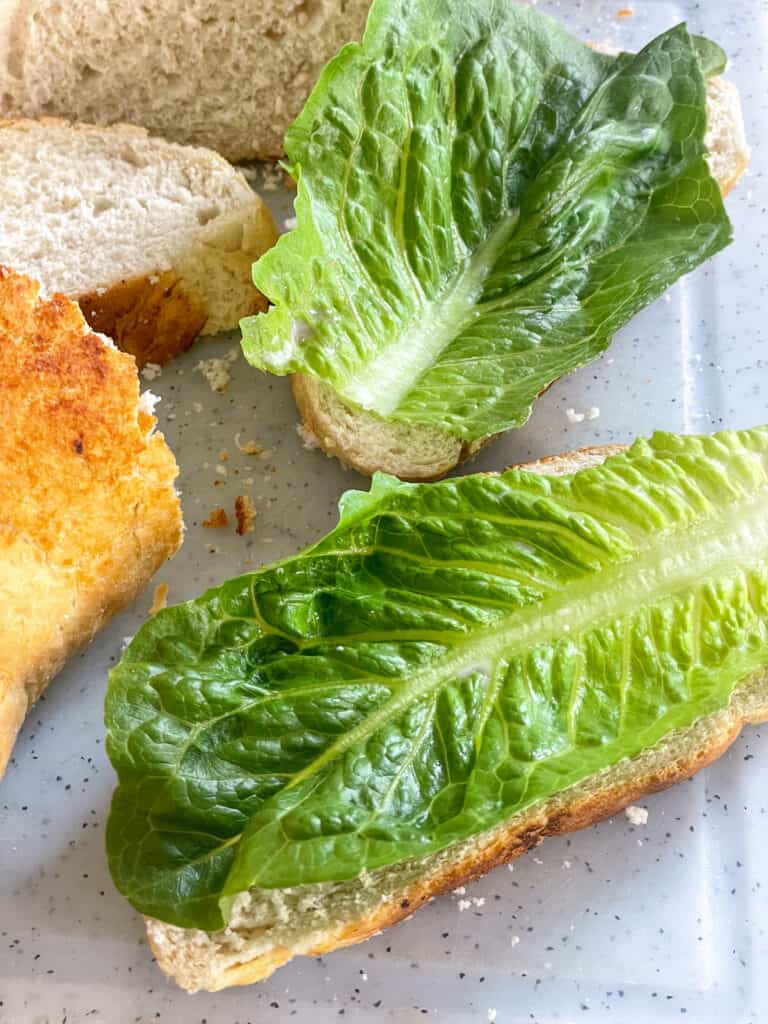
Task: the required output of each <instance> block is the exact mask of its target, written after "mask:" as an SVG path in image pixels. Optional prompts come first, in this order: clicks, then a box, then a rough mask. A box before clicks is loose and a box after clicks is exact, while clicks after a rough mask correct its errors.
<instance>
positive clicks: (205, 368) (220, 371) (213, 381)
mask: <svg viewBox="0 0 768 1024" xmlns="http://www.w3.org/2000/svg"><path fill="white" fill-rule="evenodd" d="M239 355H240V352H239V350H238V349H236V348H231V349H230V350H229V351H228V352H227V354H226V355H225V356H224V358H223V359H217V358H213V359H201V360H200V362H199V363H198V364H197V366H196V367H195V372H197V373H202V375H203V377H205V379H206V381H207V382H208V387H209V388H210V389H211V391H217V392H218V393H219V394H220V395H223V394H224V392H225V391H226V390H227V388H228V387H229V382H230V381H231V380H232V375H231V374H230V372H229V367H230V366H231V365H232V363H234V362H236V361H237V359H238V356H239Z"/></svg>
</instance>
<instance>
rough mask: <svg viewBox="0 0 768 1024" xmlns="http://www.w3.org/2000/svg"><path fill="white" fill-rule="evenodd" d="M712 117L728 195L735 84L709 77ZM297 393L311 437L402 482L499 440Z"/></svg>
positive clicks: (735, 152) (739, 165) (317, 388)
mask: <svg viewBox="0 0 768 1024" xmlns="http://www.w3.org/2000/svg"><path fill="white" fill-rule="evenodd" d="M707 116H708V122H709V123H708V128H707V136H706V144H707V148H708V149H709V162H710V167H711V169H712V173H713V174H714V176H715V178H716V179H717V182H718V184H719V186H720V190H721V192H722V193H723V195H727V194H728V192H730V190H731V189H732V188H733V186H734V185H735V184H736V182H737V181H738V179H739V178H740V177H741V175H742V174H743V173H744V170H745V168H746V166H747V163H748V161H749V147H748V146H747V142H746V139H745V136H744V121H743V117H742V112H741V103H740V100H739V93H738V90H737V89H736V87H735V86H734V85H733V84H732V83H731V82H727V81H726V80H725V79H723V78H712V79H709V80H708V81H707ZM293 394H294V397H295V399H296V404H297V406H298V408H299V412H300V413H301V416H302V419H303V422H304V428H303V430H304V436H305V438H306V439H307V441H309V442H310V443H313V444H316V445H317V447H319V448H321V449H322V450H323V451H324V452H325V453H326V455H329V456H335V457H336V458H338V459H339V460H340V461H341V462H342V463H344V465H346V466H349V467H351V468H352V469H356V470H357V471H358V472H359V473H364V474H366V475H368V476H370V475H371V474H372V473H374V472H376V470H382V471H383V472H385V473H392V474H393V475H394V476H398V477H400V478H401V479H402V480H437V479H439V478H440V477H441V476H444V475H445V474H446V473H448V472H449V471H450V470H451V469H453V468H454V467H455V466H457V465H459V464H460V463H462V462H466V461H467V459H471V458H472V456H473V455H475V454H476V453H477V452H478V451H480V449H481V448H483V447H484V446H485V445H486V444H488V443H489V442H490V441H492V440H494V438H493V437H486V438H482V439H481V440H479V441H472V442H469V441H463V440H462V439H461V438H459V437H455V436H453V435H451V434H447V433H446V432H445V431H443V430H439V429H437V428H435V427H422V426H419V425H409V424H406V423H395V422H393V421H390V420H384V419H382V418H381V417H380V416H376V415H375V414H374V413H370V412H366V411H364V410H359V409H353V408H352V407H351V406H349V405H348V404H347V403H346V402H344V400H343V399H342V398H341V397H340V396H339V395H338V394H337V393H336V392H335V391H334V390H333V388H331V387H330V386H329V385H328V384H325V383H323V382H322V381H318V380H315V379H313V378H309V377H305V376H299V375H297V376H295V377H294V378H293Z"/></svg>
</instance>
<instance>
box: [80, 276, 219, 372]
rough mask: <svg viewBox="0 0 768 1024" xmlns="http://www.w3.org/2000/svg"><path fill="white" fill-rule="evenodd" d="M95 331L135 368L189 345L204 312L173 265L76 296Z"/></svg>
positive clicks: (159, 360) (165, 359)
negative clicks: (126, 353) (117, 349)
mask: <svg viewBox="0 0 768 1024" xmlns="http://www.w3.org/2000/svg"><path fill="white" fill-rule="evenodd" d="M78 303H79V305H80V309H81V310H82V312H83V316H84V317H85V319H86V320H87V321H88V323H89V325H90V326H91V327H92V328H93V330H94V331H98V332H99V333H100V334H106V335H107V336H108V337H110V338H112V339H113V341H114V342H115V344H116V345H117V347H118V348H119V349H122V351H123V352H128V353H129V354H130V355H132V356H133V357H134V358H135V360H136V363H137V365H138V366H139V367H142V366H145V365H146V364H147V363H159V364H161V365H162V364H163V363H167V362H168V360H169V359H173V357H174V356H177V355H180V354H181V353H182V352H186V350H187V349H188V348H189V347H190V345H191V344H192V342H193V341H194V340H195V338H196V337H197V336H198V334H200V332H201V331H202V329H203V327H204V326H205V322H206V320H207V319H208V313H207V310H206V308H205V305H204V304H203V303H202V302H201V301H200V300H199V299H198V298H196V297H195V296H194V295H193V294H192V293H191V292H190V291H189V290H188V289H186V288H185V287H184V285H183V283H182V281H181V280H180V279H179V276H178V274H176V273H175V272H174V271H172V270H166V271H164V272H162V273H161V272H158V273H157V274H153V275H151V276H146V277H138V278H134V279H133V280H131V281H118V282H117V283H116V284H114V285H112V287H110V288H107V289H106V290H105V291H102V292H89V293H88V294H87V295H81V296H79V298H78Z"/></svg>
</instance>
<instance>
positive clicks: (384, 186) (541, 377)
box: [242, 0, 731, 440]
mask: <svg viewBox="0 0 768 1024" xmlns="http://www.w3.org/2000/svg"><path fill="white" fill-rule="evenodd" d="M722 63H723V54H722V51H721V50H720V49H719V47H717V46H715V45H714V44H712V43H708V42H707V41H706V40H701V39H695V38H692V37H691V36H689V35H688V33H687V31H686V29H685V27H684V26H683V25H679V26H678V27H676V28H673V29H671V30H670V31H668V32H665V33H664V34H663V35H661V36H659V37H658V38H657V39H654V40H653V42H651V43H650V44H649V45H648V46H647V47H646V48H645V49H644V50H643V51H642V52H641V53H639V54H637V55H636V56H632V55H628V54H621V55H619V56H616V57H614V56H607V55H605V54H601V53H597V52H595V51H594V50H592V49H591V48H590V47H588V46H586V45H585V44H583V43H581V42H579V41H578V40H576V39H574V38H573V37H571V36H570V35H569V34H568V33H567V32H566V31H565V30H564V29H563V28H561V27H560V26H559V25H557V24H556V23H555V22H553V21H551V20H550V19H549V18H547V17H545V16H544V15H541V14H539V13H538V12H536V11H533V10H531V9H526V8H522V7H520V6H518V5H516V4H514V3H510V2H506V0H504V2H501V0H376V2H375V3H374V5H373V7H372V10H371V15H370V19H369V23H368V28H367V31H366V34H365V39H364V42H363V44H362V46H359V45H349V46H347V47H345V48H344V49H343V50H342V51H341V53H340V54H339V55H338V56H337V57H336V58H335V59H334V60H333V61H332V62H331V63H330V64H329V65H328V67H327V68H326V69H325V71H324V73H323V75H322V76H321V78H320V80H319V82H318V84H317V86H316V88H315V90H314V92H313V93H312V96H311V97H310V99H309V101H308V102H307V105H306V107H305V109H304V111H303V112H302V114H301V115H300V117H299V118H298V120H297V121H296V122H295V124H294V125H293V126H292V127H291V128H290V129H289V131H288V134H287V136H286V150H287V153H288V157H289V160H290V165H291V169H292V172H293V174H294V175H295V177H296V179H297V181H298V196H297V199H296V213H297V219H298V226H297V228H296V230H294V231H292V232H290V233H289V234H287V235H285V236H284V237H283V238H282V239H280V241H279V242H278V244H277V246H276V247H275V248H273V249H271V250H270V251H269V252H268V253H267V254H266V255H265V256H263V257H262V259H261V260H259V262H258V263H257V264H256V265H255V267H254V280H255V282H256V285H257V286H258V288H259V289H260V290H261V291H262V292H263V293H264V294H265V295H267V296H268V298H269V299H270V300H271V301H272V302H273V303H274V308H272V309H271V310H270V311H269V312H268V313H266V314H263V315H261V316H258V317H253V318H250V319H247V320H245V321H243V325H242V326H243V349H244V352H245V355H246V357H247V358H248V360H249V361H250V362H251V363H253V364H254V365H255V366H258V367H260V368H262V369H266V370H269V371H272V372H274V373H295V372H301V373H306V374H310V375H312V376H314V377H317V378H319V379H320V380H322V381H325V382H327V383H328V384H329V385H331V386H332V387H333V388H334V389H335V391H336V392H337V393H338V394H339V395H340V396H342V397H343V398H344V399H346V400H347V401H348V402H349V403H351V404H352V405H353V406H357V407H361V408H365V409H369V410H372V411H373V412H374V413H377V414H379V415H381V416H383V417H385V418H388V419H392V420H398V421H404V422H407V423H421V424H430V425H432V426H435V427H439V428H442V429H444V430H445V431H447V432H449V433H450V434H453V435H456V436H458V437H461V438H464V439H468V440H474V439H477V438H480V437H484V436H486V435H489V434H493V433H496V432H498V431H502V430H505V429H508V428H509V427H513V426H518V425H520V424H522V423H524V422H525V420H526V419H527V418H528V416H529V414H530V407H531V403H532V401H533V400H534V399H535V397H536V396H537V395H538V394H539V393H540V392H541V391H542V390H543V389H544V388H546V387H547V385H548V384H550V383H551V382H552V381H553V380H554V379H556V378H557V377H560V376H561V375H562V374H564V373H567V372H568V371H570V370H573V369H574V368H575V367H577V366H580V365H582V364H584V363H586V362H589V361H590V360H592V359H594V358H595V357H596V356H598V355H599V354H600V353H601V352H602V351H603V350H604V349H605V347H606V346H607V344H608V342H609V340H610V338H611V335H612V334H613V333H614V332H615V331H616V330H617V329H618V328H619V327H621V326H622V325H623V324H625V323H626V322H627V321H628V320H629V319H630V317H632V316H633V315H634V314H635V313H636V312H637V311H638V310H639V309H641V308H642V307H643V306H644V305H646V304H647V303H648V302H650V301H651V300H652V299H654V298H655V297H656V296H658V295H660V294H661V293H662V292H663V291H664V290H665V289H667V288H668V287H669V285H670V284H672V283H673V282H674V281H675V280H677V278H679V277H680V276H681V275H682V274H685V273H686V272H688V271H690V270H692V269H693V268H694V267H696V266H697V265H698V264H700V263H701V262H702V261H703V260H705V259H707V258H708V257H709V256H711V255H712V254H713V253H715V252H717V251H718V250H719V249H721V248H722V247H723V246H724V245H726V244H727V243H728V242H729V241H730V238H731V229H730V224H729V221H728V218H727V216H726V213H725V211H724V208H723V204H722V200H721V196H720V192H719V189H718V186H717V184H716V183H715V181H714V180H713V178H712V176H711V175H710V173H709V169H708V166H707V162H706V159H705V149H704V141H703V140H704V131H705V127H706V107H705V88H704V77H703V69H704V70H706V71H707V72H711V71H713V70H717V69H719V68H720V67H721V66H722Z"/></svg>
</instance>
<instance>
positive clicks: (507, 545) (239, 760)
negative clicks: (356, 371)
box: [106, 427, 768, 929]
mask: <svg viewBox="0 0 768 1024" xmlns="http://www.w3.org/2000/svg"><path fill="white" fill-rule="evenodd" d="M765 665H768V427H761V428H756V429H754V430H747V431H742V432H724V433H721V434H717V435H715V436H712V437H678V436H675V435H672V434H657V435H655V436H654V437H653V438H652V439H651V440H650V441H638V442H637V443H636V444H635V445H634V446H633V447H632V448H631V449H630V450H629V451H628V452H627V453H625V454H622V455H617V456H615V457H613V458H611V459H609V460H608V461H607V462H606V463H605V464H604V465H602V466H599V467H595V468H591V469H586V470H583V471H582V472H579V473H576V474H574V475H572V476H565V477H560V478H548V477H542V476H538V475H534V474H533V473H529V472H524V471H518V470H512V471H508V472H506V473H504V474H502V475H500V476H497V477H492V476H482V475H481V476H467V477H463V478H460V479H455V480H448V481H444V482H442V483H439V484H422V485H415V484H401V483H398V482H397V481H395V480H393V479H391V478H388V477H383V476H378V477H377V478H375V480H374V483H373V486H372V489H371V491H370V493H358V492H351V493H349V494H347V495H345V496H344V498H343V500H342V504H341V519H340V522H339V525H338V526H337V527H336V529H335V530H333V531H332V532H331V533H330V534H329V535H328V536H327V537H325V538H324V539H323V540H321V541H320V542H319V543H318V544H316V545H315V546H314V547H312V548H309V549H308V550H307V551H305V552H304V553H302V554H300V555H297V556H296V557H294V558H290V559H287V560H286V561H283V562H279V563H277V564H275V565H271V566H268V567H266V568H264V569H262V570H260V571H258V572H254V573H251V574H249V575H247V576H241V577H240V578H238V579H235V580H232V581H230V582H229V583H226V584H224V585H223V586H221V587H218V588H217V589H215V590H210V591H208V592H207V593H206V594H204V595H203V596H202V597H201V598H199V599H198V600H196V601H191V602H189V603H188V604H183V605H179V606H177V607H175V608H168V609H167V610H165V611H162V612H160V613H159V614H158V615H156V616H155V617H154V618H153V619H151V620H150V621H148V622H147V623H146V624H145V625H144V627H143V628H142V629H141V631H140V632H139V633H138V635H137V636H136V638H135V640H134V641H133V642H132V643H131V645H130V646H129V647H128V649H127V650H126V652H125V654H124V655H123V658H122V660H121V662H120V664H119V665H118V666H117V667H116V668H115V669H114V670H113V671H112V673H111V676H110V682H109V690H108V694H107V703H106V721H107V726H108V751H109V756H110V757H111V759H112V762H113V764H114V766H115V769H116V770H117V773H118V776H119V786H118V789H117V791H116V793H115V797H114V801H113V805H112V811H111V815H110V819H109V825H108V831H107V840H108V848H109V862H110V867H111V870H112V873H113V876H114V879H115V882H116V884H117V886H118V888H119V889H120V890H121V892H123V893H124V894H125V895H126V896H127V897H128V899H130V901H131V902H132V903H133V905H134V906H135V907H136V908H138V909H139V910H140V911H142V912H144V913H147V914H151V915H154V916H156V917H159V918H162V919H163V920H166V921H170V922H173V923H175V924H179V925H184V926H196V927H200V928H204V929H216V928H218V927H220V926H221V925H222V924H223V922H224V921H225V920H226V919H227V915H228V912H229V907H230V904H231V900H232V899H233V897H234V896H235V895H236V894H237V893H238V892H240V891H244V890H246V889H249V888H251V887H254V886H260V887H267V888H270V887H284V886H297V885H302V884H305V883H315V882H322V881H341V880H345V879H351V878H355V877H357V876H358V875H359V874H360V873H361V872H362V871H363V870H370V869H375V868H378V867H382V866H385V865H391V864H395V863H399V862H400V861H402V860H405V859H407V858H412V857H419V856H421V855H425V854H428V853H430V852H432V851H436V850H440V849H442V848H444V847H446V846H448V845H450V844H452V843H454V842H456V841H458V840H461V839H464V838H466V837H469V836H472V835H474V834H476V833H479V832H481V831H483V830H485V829H488V828H490V827H491V826H493V825H495V824H496V823H498V822H499V821H501V820H503V819H504V818H506V817H507V816H509V815H511V814H513V813H515V812H516V811H519V810H520V809H521V808H524V807H527V806H529V805H531V804H535V803H536V802H538V801H541V800H543V799H545V798H546V797H548V796H550V795H551V794H553V793H555V792H558V791H560V790H562V789H564V788H566V787H568V786H571V785H573V784H574V783H576V782H578V781H579V780H582V779H584V778H585V777H588V776H590V775H592V774H593V773H595V772H598V771H600V770H601V769H603V768H605V767H607V766H610V765H613V764H616V763H617V762H618V761H619V760H621V759H622V758H626V757H632V756H633V755H636V754H638V753H639V752H640V751H642V750H644V749H646V748H648V747H650V746H652V745H654V744H655V743H657V742H658V741H659V740H660V739H661V738H662V737H664V736H665V735H667V734H668V733H669V732H670V731H671V730H673V729H676V728H679V727H685V726H688V725H690V724H691V723H693V722H694V721H696V720H697V719H698V718H699V717H700V716H702V715H705V714H707V713H710V712H712V711H714V710H716V709H718V708H722V707H723V706H724V705H726V704H727V703H728V701H729V699H730V697H731V694H732V693H733V690H734V687H735V685H736V684H737V683H738V682H739V681H741V680H742V679H743V678H744V677H745V676H747V675H749V674H750V673H751V672H753V671H754V670H756V669H757V668H759V667H761V666H765Z"/></svg>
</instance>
